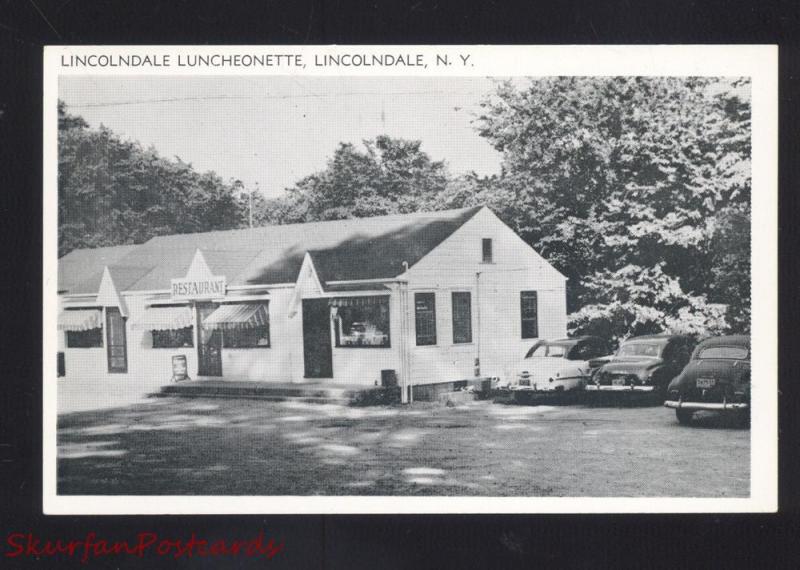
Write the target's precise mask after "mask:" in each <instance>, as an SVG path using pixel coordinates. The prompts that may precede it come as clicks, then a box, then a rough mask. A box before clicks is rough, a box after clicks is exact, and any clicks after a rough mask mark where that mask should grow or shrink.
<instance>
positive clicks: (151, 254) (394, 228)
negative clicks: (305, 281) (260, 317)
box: [59, 206, 481, 293]
mask: <svg viewBox="0 0 800 570" xmlns="http://www.w3.org/2000/svg"><path fill="white" fill-rule="evenodd" d="M480 209H481V207H480V206H478V207H473V208H463V209H459V210H444V211H440V212H419V213H414V214H398V215H392V216H380V217H374V218H358V219H348V220H335V221H328V222H311V223H307V224H288V225H279V226H265V227H260V228H252V229H244V230H229V231H215V232H206V233H196V234H178V235H169V236H160V237H154V238H152V239H151V240H150V241H148V242H146V243H144V244H141V245H139V246H122V247H126V248H130V249H129V250H128V251H127V252H126V253H125V255H122V256H121V257H120V258H118V259H114V260H111V261H110V262H108V261H97V260H93V264H94V265H93V267H94V266H99V270H98V271H99V273H98V275H97V277H96V279H95V276H94V275H92V277H90V278H89V279H80V277H81V273H78V274H77V275H75V274H73V271H72V269H71V268H72V267H73V265H72V264H71V265H69V266H68V267H64V268H63V269H64V273H65V274H67V273H68V274H69V275H68V276H66V275H65V279H66V280H67V281H69V283H70V287H69V289H68V291H69V292H70V293H93V292H96V291H97V288H98V287H99V284H100V277H101V276H102V270H103V267H104V266H105V265H109V270H110V271H111V275H112V277H113V278H114V281H115V284H116V285H117V288H118V289H119V290H120V291H151V290H162V289H168V288H169V286H170V280H171V279H173V278H175V277H182V276H184V275H185V274H186V271H187V270H188V268H189V265H190V264H191V262H192V258H193V257H194V253H195V251H196V250H198V249H199V250H200V251H202V252H203V257H204V258H205V260H206V262H207V263H208V266H209V268H210V269H211V271H212V272H213V273H214V274H215V275H225V276H226V277H227V281H228V285H273V284H277V283H294V282H295V281H296V280H297V274H298V272H299V271H300V266H301V265H302V263H303V258H304V257H305V254H306V252H310V254H311V256H312V259H313V261H314V265H315V267H316V269H317V272H318V273H319V277H320V279H321V280H322V281H323V282H327V281H347V280H364V279H381V278H392V277H395V276H397V275H399V274H401V273H402V272H403V262H404V261H406V262H408V265H409V266H412V265H414V264H415V263H416V262H418V261H419V260H420V259H422V258H423V257H424V256H425V255H427V254H428V253H429V252H430V251H431V250H433V249H434V248H435V247H436V246H438V245H439V244H440V243H441V242H442V241H444V240H445V239H446V238H447V237H449V236H450V235H451V234H452V233H453V232H455V231H456V230H457V229H458V228H460V227H461V226H462V225H463V224H464V223H465V222H467V221H468V220H469V219H471V218H472V217H473V216H474V215H475V214H476V213H477V212H478V211H479V210H480ZM103 249H107V248H103ZM81 251H83V252H91V251H98V250H81ZM70 255H72V254H70ZM67 257H68V256H67ZM62 259H66V257H65V258H62ZM103 259H105V258H103ZM61 270H62V267H61V265H60V264H59V279H61V273H62V271H61ZM86 275H87V272H82V276H86ZM118 276H119V281H118ZM60 282H61V281H60ZM65 282H66V281H65ZM59 289H60V290H61V287H60V286H59Z"/></svg>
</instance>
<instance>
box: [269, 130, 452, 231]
mask: <svg viewBox="0 0 800 570" xmlns="http://www.w3.org/2000/svg"><path fill="white" fill-rule="evenodd" d="M363 147H364V148H363V150H360V149H359V148H357V147H356V146H355V145H353V144H351V143H341V144H340V145H339V147H338V148H337V149H336V150H335V152H334V154H333V157H332V158H331V159H330V160H329V161H328V165H327V167H326V168H325V170H323V171H321V172H317V173H314V174H311V175H309V176H306V177H305V178H303V179H302V180H300V181H299V182H297V184H295V185H294V186H293V187H291V188H289V189H288V190H287V192H286V195H285V196H284V197H281V198H277V199H273V200H269V201H266V202H265V204H264V209H263V210H262V211H261V212H260V213H259V216H260V218H261V219H264V220H268V221H271V222H273V223H274V222H282V223H288V222H301V221H315V220H336V219H343V218H359V217H368V216H382V215H386V214H395V213H406V212H414V211H416V210H418V209H421V207H422V208H424V207H425V205H426V204H428V203H429V202H430V201H431V200H432V199H433V198H434V197H435V196H437V195H438V194H440V193H441V192H443V191H444V190H445V189H446V187H447V183H448V173H447V170H446V168H445V165H444V163H443V162H437V161H433V160H431V159H430V157H429V156H428V155H427V154H426V153H425V152H423V151H422V150H421V142H420V141H408V140H403V139H395V138H391V137H388V136H385V135H382V136H379V137H377V138H375V139H374V140H367V141H363Z"/></svg>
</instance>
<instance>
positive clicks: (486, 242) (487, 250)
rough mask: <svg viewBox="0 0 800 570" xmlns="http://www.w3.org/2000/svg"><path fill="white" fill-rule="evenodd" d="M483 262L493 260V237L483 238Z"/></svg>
mask: <svg viewBox="0 0 800 570" xmlns="http://www.w3.org/2000/svg"><path fill="white" fill-rule="evenodd" d="M483 262H484V263H491V262H492V238H483Z"/></svg>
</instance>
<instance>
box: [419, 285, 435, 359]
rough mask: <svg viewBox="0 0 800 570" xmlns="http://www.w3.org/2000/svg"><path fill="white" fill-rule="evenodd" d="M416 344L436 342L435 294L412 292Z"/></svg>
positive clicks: (425, 344)
mask: <svg viewBox="0 0 800 570" xmlns="http://www.w3.org/2000/svg"><path fill="white" fill-rule="evenodd" d="M414 314H415V319H414V322H415V324H416V329H417V346H427V345H432V344H436V295H435V294H434V293H414Z"/></svg>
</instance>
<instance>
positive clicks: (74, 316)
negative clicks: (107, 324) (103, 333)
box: [58, 309, 103, 331]
mask: <svg viewBox="0 0 800 570" xmlns="http://www.w3.org/2000/svg"><path fill="white" fill-rule="evenodd" d="M102 326H103V311H101V310H100V309H81V310H73V311H63V312H62V313H61V314H60V315H58V330H60V331H88V330H92V329H99V328H100V327H102Z"/></svg>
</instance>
